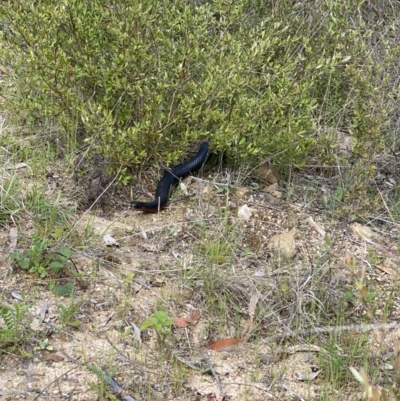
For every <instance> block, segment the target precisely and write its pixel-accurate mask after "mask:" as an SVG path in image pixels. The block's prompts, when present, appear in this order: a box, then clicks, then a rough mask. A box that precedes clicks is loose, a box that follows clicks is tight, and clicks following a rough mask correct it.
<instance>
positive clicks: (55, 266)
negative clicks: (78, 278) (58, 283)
mask: <svg viewBox="0 0 400 401" xmlns="http://www.w3.org/2000/svg"><path fill="white" fill-rule="evenodd" d="M48 245H49V240H47V239H44V240H40V239H37V238H36V239H34V240H33V242H32V246H31V248H30V249H29V250H28V251H27V252H25V253H23V252H14V253H12V254H11V257H12V259H14V260H15V261H16V262H17V264H18V265H19V266H20V267H22V268H23V269H25V270H28V271H29V273H36V274H39V276H40V277H41V278H44V277H46V276H47V275H48V273H49V271H53V272H59V271H60V270H62V269H63V268H64V267H66V265H67V264H68V262H69V259H70V258H71V255H72V251H71V249H70V248H68V247H61V248H59V249H57V250H56V251H55V252H48Z"/></svg>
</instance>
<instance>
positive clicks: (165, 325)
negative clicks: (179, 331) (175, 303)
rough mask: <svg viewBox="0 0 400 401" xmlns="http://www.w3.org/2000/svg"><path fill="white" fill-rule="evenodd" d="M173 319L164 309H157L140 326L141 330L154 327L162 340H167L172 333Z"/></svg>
mask: <svg viewBox="0 0 400 401" xmlns="http://www.w3.org/2000/svg"><path fill="white" fill-rule="evenodd" d="M172 323H173V322H172V320H171V319H170V318H169V317H168V315H167V313H166V312H164V311H157V312H156V313H154V314H153V315H151V316H150V317H148V318H147V319H146V320H145V321H144V322H143V323H142V324H141V326H140V330H144V329H148V328H152V329H154V331H155V332H156V333H157V336H158V338H159V339H160V340H165V338H166V337H167V335H169V334H170V333H171V326H172Z"/></svg>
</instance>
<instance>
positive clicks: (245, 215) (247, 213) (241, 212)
mask: <svg viewBox="0 0 400 401" xmlns="http://www.w3.org/2000/svg"><path fill="white" fill-rule="evenodd" d="M251 216H252V213H251V210H250V208H249V207H248V206H247V205H243V206H240V207H239V209H238V217H239V218H240V219H242V220H245V221H248V220H250V218H251Z"/></svg>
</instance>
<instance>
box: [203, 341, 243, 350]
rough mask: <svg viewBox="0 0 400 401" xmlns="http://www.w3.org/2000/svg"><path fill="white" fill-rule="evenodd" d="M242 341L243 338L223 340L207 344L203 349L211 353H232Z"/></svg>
mask: <svg viewBox="0 0 400 401" xmlns="http://www.w3.org/2000/svg"><path fill="white" fill-rule="evenodd" d="M243 341H244V338H223V339H221V340H215V341H211V342H209V343H207V344H206V345H205V347H206V348H207V349H211V350H213V351H217V352H222V351H234V350H235V349H236V348H237V346H238V345H239V344H240V343H242V342H243Z"/></svg>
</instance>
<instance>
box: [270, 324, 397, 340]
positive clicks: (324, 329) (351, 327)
mask: <svg viewBox="0 0 400 401" xmlns="http://www.w3.org/2000/svg"><path fill="white" fill-rule="evenodd" d="M394 328H400V323H398V322H392V323H369V324H368V323H367V324H349V325H346V326H333V327H314V328H313V329H304V330H298V331H292V330H289V331H288V332H286V333H282V334H276V335H274V336H271V337H267V338H265V339H264V340H263V341H264V342H267V341H276V340H279V339H281V338H289V337H295V336H299V335H307V334H320V333H340V332H343V331H351V330H354V331H363V332H364V331H371V330H389V329H394Z"/></svg>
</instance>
